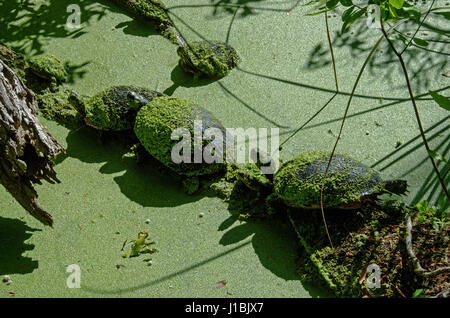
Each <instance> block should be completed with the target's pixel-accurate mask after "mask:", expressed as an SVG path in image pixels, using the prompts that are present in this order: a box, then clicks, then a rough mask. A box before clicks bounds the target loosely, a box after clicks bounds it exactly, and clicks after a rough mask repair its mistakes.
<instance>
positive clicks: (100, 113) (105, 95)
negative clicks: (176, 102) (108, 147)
mask: <svg viewBox="0 0 450 318" xmlns="http://www.w3.org/2000/svg"><path fill="white" fill-rule="evenodd" d="M131 92H133V93H135V94H137V93H138V94H139V96H142V98H145V99H146V101H150V100H152V99H153V98H155V97H161V96H164V94H163V93H160V92H157V91H154V90H150V89H148V88H143V87H135V86H126V85H119V86H113V87H110V88H108V89H106V90H104V91H101V92H99V93H97V94H95V95H94V96H92V97H89V98H85V99H84V101H81V102H80V99H78V100H77V103H76V104H78V105H77V106H76V108H77V110H78V111H79V112H80V113H81V114H82V115H83V117H84V121H85V123H86V125H88V126H90V127H92V128H94V129H97V130H100V131H127V130H133V127H134V121H135V118H136V114H137V112H138V110H139V108H140V107H141V105H142V104H141V103H136V102H134V101H132V102H130V101H129V97H128V95H129V93H131ZM75 99H76V98H74V100H75Z"/></svg>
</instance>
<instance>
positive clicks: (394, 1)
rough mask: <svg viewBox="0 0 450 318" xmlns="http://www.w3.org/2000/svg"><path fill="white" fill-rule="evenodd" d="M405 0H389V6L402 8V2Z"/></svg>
mask: <svg viewBox="0 0 450 318" xmlns="http://www.w3.org/2000/svg"><path fill="white" fill-rule="evenodd" d="M404 2H405V0H389V4H390V5H391V6H393V7H394V8H396V9H401V8H403V3H404Z"/></svg>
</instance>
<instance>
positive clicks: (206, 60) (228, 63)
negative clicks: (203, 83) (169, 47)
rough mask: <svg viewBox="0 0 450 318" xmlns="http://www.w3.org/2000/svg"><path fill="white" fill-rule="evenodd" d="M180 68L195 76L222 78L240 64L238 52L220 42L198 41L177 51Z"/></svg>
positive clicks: (182, 46)
mask: <svg viewBox="0 0 450 318" xmlns="http://www.w3.org/2000/svg"><path fill="white" fill-rule="evenodd" d="M177 53H178V55H179V56H180V63H179V64H180V66H181V68H182V69H183V70H185V71H186V72H189V73H193V74H198V75H199V74H204V75H206V76H208V77H210V78H222V77H224V76H226V75H228V73H229V72H230V71H231V69H233V68H234V67H236V66H237V64H238V63H239V60H240V58H239V56H238V54H237V52H236V50H235V49H234V48H233V47H231V46H230V45H228V44H226V43H224V42H219V41H196V42H190V43H188V44H185V45H181V46H179V47H178V50H177Z"/></svg>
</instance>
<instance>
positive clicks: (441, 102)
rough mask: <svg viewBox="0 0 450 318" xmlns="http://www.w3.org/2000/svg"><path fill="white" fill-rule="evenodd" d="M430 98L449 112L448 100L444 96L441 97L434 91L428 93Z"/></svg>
mask: <svg viewBox="0 0 450 318" xmlns="http://www.w3.org/2000/svg"><path fill="white" fill-rule="evenodd" d="M429 93H430V95H431V97H433V99H434V101H435V102H436V103H438V105H439V106H441V107H442V108H444V109H446V110H450V98H449V97H446V96H442V95H440V94H438V93H437V92H434V91H429Z"/></svg>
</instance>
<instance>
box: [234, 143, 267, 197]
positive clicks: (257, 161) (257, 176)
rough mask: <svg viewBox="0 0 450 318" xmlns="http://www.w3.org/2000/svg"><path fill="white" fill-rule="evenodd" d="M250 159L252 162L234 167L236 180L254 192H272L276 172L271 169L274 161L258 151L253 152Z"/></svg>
mask: <svg viewBox="0 0 450 318" xmlns="http://www.w3.org/2000/svg"><path fill="white" fill-rule="evenodd" d="M250 157H251V162H249V163H247V164H241V165H235V166H234V167H235V170H234V174H235V176H236V178H237V179H238V180H240V181H242V182H243V183H244V184H245V185H246V186H247V187H248V188H250V189H252V190H254V191H261V190H263V191H265V192H267V190H271V189H272V181H273V174H274V172H275V171H272V169H270V168H271V166H272V162H273V159H272V158H271V157H270V156H268V155H265V154H264V153H263V152H261V151H260V150H257V149H252V150H251V152H250Z"/></svg>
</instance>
